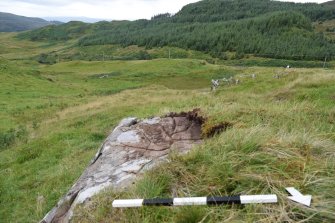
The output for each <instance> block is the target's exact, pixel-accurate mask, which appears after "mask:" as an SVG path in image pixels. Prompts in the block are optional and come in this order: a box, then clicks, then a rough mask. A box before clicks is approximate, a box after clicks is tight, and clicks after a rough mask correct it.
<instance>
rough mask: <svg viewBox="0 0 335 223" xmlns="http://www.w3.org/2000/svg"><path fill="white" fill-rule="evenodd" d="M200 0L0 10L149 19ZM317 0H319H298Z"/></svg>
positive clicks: (80, 1)
mask: <svg viewBox="0 0 335 223" xmlns="http://www.w3.org/2000/svg"><path fill="white" fill-rule="evenodd" d="M197 1H199V0H72V1H69V0H0V11H2V12H10V13H14V14H18V15H24V16H32V17H91V18H101V19H108V20H115V19H116V20H123V19H127V20H135V19H142V18H143V19H149V18H150V17H152V16H153V15H157V14H159V13H166V12H169V13H176V12H178V11H179V10H180V9H181V8H182V7H183V6H184V5H186V4H189V3H193V2H197ZM295 2H317V3H322V2H325V1H322V0H314V1H313V0H300V1H295Z"/></svg>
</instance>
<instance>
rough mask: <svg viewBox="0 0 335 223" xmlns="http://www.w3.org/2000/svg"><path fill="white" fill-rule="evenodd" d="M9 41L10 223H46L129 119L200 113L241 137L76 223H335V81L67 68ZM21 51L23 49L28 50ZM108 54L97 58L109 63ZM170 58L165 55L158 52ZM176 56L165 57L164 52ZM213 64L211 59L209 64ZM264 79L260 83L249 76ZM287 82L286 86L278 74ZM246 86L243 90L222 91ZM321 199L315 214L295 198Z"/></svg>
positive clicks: (176, 67) (317, 74)
mask: <svg viewBox="0 0 335 223" xmlns="http://www.w3.org/2000/svg"><path fill="white" fill-rule="evenodd" d="M12 35H13V34H1V35H0V41H1V43H6V44H4V45H1V46H0V78H1V82H0V87H1V91H0V143H1V144H0V146H1V147H0V216H1V218H0V222H36V221H38V220H40V219H41V218H42V217H43V216H44V214H46V213H47V212H48V211H49V210H50V209H51V208H52V207H53V206H54V205H55V204H56V202H57V200H58V199H59V198H60V197H61V196H62V195H63V194H65V192H66V191H67V190H68V189H69V188H70V187H71V186H72V184H73V182H74V181H75V180H76V179H77V178H78V177H79V176H80V175H81V173H82V171H83V169H84V168H85V167H86V165H87V164H88V162H89V160H90V159H91V158H92V157H93V155H94V154H95V152H96V150H97V148H98V147H99V145H100V144H101V143H102V141H103V140H104V139H105V137H106V136H107V135H108V133H109V132H110V131H111V129H112V128H113V126H115V125H116V124H117V123H118V122H119V121H120V120H121V119H122V118H124V117H128V116H137V117H149V116H156V115H163V114H166V113H167V112H170V111H175V112H178V111H188V110H192V109H194V108H200V109H201V111H202V113H203V115H204V116H206V117H208V122H207V123H206V126H205V127H206V128H210V126H212V125H215V124H217V123H220V122H223V121H224V122H229V123H231V124H232V126H233V127H232V128H230V129H229V130H227V131H226V132H224V133H222V134H219V135H216V136H215V137H214V138H210V139H206V140H205V142H204V144H203V145H201V146H198V147H197V148H195V149H194V150H193V151H192V152H191V153H189V154H188V155H185V156H179V155H177V154H171V155H170V162H169V163H167V164H162V165H161V166H160V167H158V168H156V169H154V170H152V171H150V172H148V173H147V174H146V175H145V177H144V178H143V179H141V180H139V181H138V183H137V184H136V185H134V187H133V188H131V189H130V190H128V191H127V192H122V193H121V192H116V191H106V192H105V193H104V194H101V195H99V196H97V197H96V198H95V199H94V200H93V201H92V202H91V203H90V204H89V205H88V206H87V207H79V208H78V210H77V212H76V214H75V219H74V221H75V222H117V221H119V222H161V221H164V222H225V221H226V222H299V221H301V222H304V221H307V222H333V221H335V215H334V213H335V196H334V193H333V188H334V187H335V171H334V170H335V151H334V148H335V130H334V124H335V106H334V105H335V93H334V92H335V85H334V83H335V72H334V70H333V69H316V68H313V69H306V68H293V69H290V70H289V71H287V70H285V69H283V68H280V67H247V66H232V65H231V66H228V65H225V64H224V63H223V64H222V65H220V64H216V65H213V64H209V63H207V62H206V61H205V60H201V59H170V60H169V59H154V60H147V61H144V60H141V61H140V60H131V61H119V60H116V61H106V62H104V61H91V62H90V61H80V60H76V61H68V62H65V61H63V62H62V61H61V62H60V63H56V64H53V65H43V64H39V63H37V62H36V60H35V59H34V58H33V57H34V56H38V55H40V54H41V53H46V52H51V51H57V50H64V49H65V48H66V47H67V44H68V45H71V44H72V43H66V44H65V45H63V46H60V45H52V44H51V45H50V44H49V45H48V44H46V43H39V44H37V43H30V42H20V41H18V40H15V39H14V38H13V36H12ZM20 44H21V45H20ZM98 50H99V49H97V51H98ZM157 52H159V49H157ZM164 52H165V50H164ZM204 59H207V58H204ZM252 73H255V74H257V78H256V79H252V78H250V77H248V76H246V75H245V74H247V75H248V74H252ZM278 73H281V74H282V76H281V78H280V79H275V78H273V76H274V75H275V74H278ZM231 75H235V77H236V78H238V79H240V80H241V84H240V85H237V86H224V87H221V88H220V89H219V90H218V91H216V92H211V91H210V80H211V79H212V78H221V77H228V76H231ZM287 186H295V187H296V188H298V189H300V190H301V191H302V192H303V193H304V194H311V195H313V205H312V208H306V207H302V206H299V205H296V204H294V203H292V202H289V201H288V200H287V199H286V198H285V196H286V194H285V191H284V188H285V187H287ZM253 193H276V194H279V195H280V203H279V205H250V206H245V207H240V206H232V207H210V208H209V207H187V208H143V209H137V210H123V211H118V210H113V209H112V208H111V202H112V201H113V200H114V199H115V198H121V197H122V198H134V197H140V198H143V197H146V198H150V197H165V196H167V197H171V196H208V195H231V194H253Z"/></svg>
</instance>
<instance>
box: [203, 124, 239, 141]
mask: <svg viewBox="0 0 335 223" xmlns="http://www.w3.org/2000/svg"><path fill="white" fill-rule="evenodd" d="M231 127H233V124H232V123H230V122H221V123H219V124H215V125H208V124H207V125H205V126H203V128H202V135H203V136H204V137H206V138H210V137H213V136H215V135H217V134H220V133H221V132H224V131H226V130H227V129H228V128H231Z"/></svg>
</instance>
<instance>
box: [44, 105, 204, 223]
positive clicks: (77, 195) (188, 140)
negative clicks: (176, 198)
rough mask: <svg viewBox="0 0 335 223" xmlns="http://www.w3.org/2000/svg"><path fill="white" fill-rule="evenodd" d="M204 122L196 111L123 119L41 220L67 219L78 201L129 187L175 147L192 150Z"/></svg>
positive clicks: (47, 221)
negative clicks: (141, 118)
mask: <svg viewBox="0 0 335 223" xmlns="http://www.w3.org/2000/svg"><path fill="white" fill-rule="evenodd" d="M202 122H203V119H202V118H201V117H200V116H198V113H197V111H193V112H189V113H181V114H175V113H172V114H170V115H168V116H166V117H162V118H160V117H157V118H151V119H146V120H142V121H141V120H138V119H137V118H127V119H124V120H122V121H121V122H120V124H119V125H118V126H117V127H116V128H115V129H114V130H113V132H112V133H111V134H110V135H109V136H108V138H107V139H106V141H105V142H104V144H103V145H102V146H101V148H100V150H99V151H98V153H97V154H96V156H95V157H94V159H93V160H92V161H91V164H90V165H89V166H88V167H87V169H86V170H85V171H84V173H83V175H82V176H81V177H80V178H79V179H78V181H77V182H76V183H75V184H74V186H73V187H72V188H71V189H70V191H69V192H68V193H67V194H66V196H65V197H63V198H62V199H61V200H60V201H59V202H58V204H57V206H56V207H54V208H53V209H52V210H51V211H50V212H49V213H48V214H47V215H46V216H45V217H44V219H43V220H42V221H41V222H42V223H51V222H68V221H69V219H71V216H72V214H73V209H74V207H75V205H76V204H79V203H84V202H85V201H87V200H88V199H90V198H91V197H92V196H94V195H96V194H97V193H99V192H100V191H101V190H103V189H105V188H107V187H113V188H115V189H123V188H125V187H127V186H129V185H130V184H131V183H132V182H133V181H134V180H135V178H136V177H137V176H138V175H139V174H141V173H142V172H143V171H144V170H147V169H150V168H152V167H153V166H154V165H156V164H157V163H159V162H161V161H162V160H164V159H166V157H167V155H168V153H169V152H170V151H171V150H172V149H175V150H177V151H179V152H187V151H189V150H190V149H191V148H192V146H193V145H194V144H199V143H201V125H202Z"/></svg>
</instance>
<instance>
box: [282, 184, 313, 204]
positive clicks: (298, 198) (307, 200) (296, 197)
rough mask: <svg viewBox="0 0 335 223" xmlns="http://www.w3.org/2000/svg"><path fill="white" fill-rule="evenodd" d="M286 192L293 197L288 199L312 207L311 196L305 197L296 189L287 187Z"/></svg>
mask: <svg viewBox="0 0 335 223" xmlns="http://www.w3.org/2000/svg"><path fill="white" fill-rule="evenodd" d="M286 190H287V191H288V192H289V193H290V194H291V195H292V196H290V197H288V199H290V200H292V201H295V202H297V203H300V204H303V205H306V206H308V207H310V206H311V201H312V196H311V195H303V194H301V193H300V192H299V191H298V190H297V189H295V188H294V187H287V188H286Z"/></svg>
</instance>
